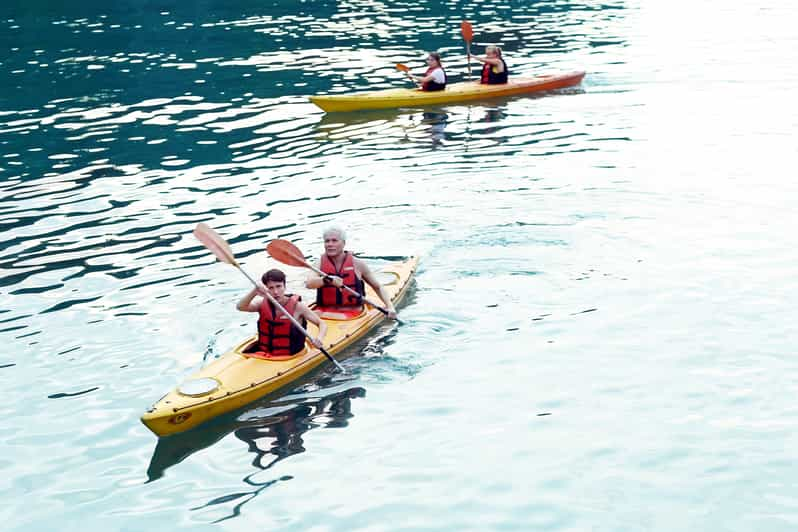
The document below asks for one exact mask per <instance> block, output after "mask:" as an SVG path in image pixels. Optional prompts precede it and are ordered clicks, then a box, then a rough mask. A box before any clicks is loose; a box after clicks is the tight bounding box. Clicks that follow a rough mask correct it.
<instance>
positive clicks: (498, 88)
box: [310, 71, 585, 113]
mask: <svg viewBox="0 0 798 532" xmlns="http://www.w3.org/2000/svg"><path fill="white" fill-rule="evenodd" d="M584 77H585V73H584V71H577V72H568V73H562V74H546V75H542V76H535V77H531V78H522V77H517V78H516V77H514V78H511V79H510V81H509V82H508V83H504V84H501V85H483V84H481V83H480V82H478V81H464V82H461V83H452V84H449V85H447V86H446V88H445V89H444V90H442V91H434V92H425V91H422V90H419V89H387V90H381V91H371V92H359V93H354V94H333V95H328V94H324V95H316V96H311V97H310V101H311V102H313V103H314V104H316V105H317V106H319V107H321V108H322V109H323V110H325V111H327V112H328V113H332V112H345V111H362V110H367V109H391V108H396V107H418V106H427V105H442V104H449V103H456V102H464V101H469V100H484V99H488V98H497V97H500V96H516V95H519V94H530V93H534V92H542V91H550V90H555V89H561V88H563V87H571V86H573V85H577V84H579V82H580V81H582V78H584Z"/></svg>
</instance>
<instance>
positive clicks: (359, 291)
mask: <svg viewBox="0 0 798 532" xmlns="http://www.w3.org/2000/svg"><path fill="white" fill-rule="evenodd" d="M322 236H323V237H324V254H323V255H322V256H321V259H320V261H319V263H318V264H317V265H316V267H317V268H318V269H319V270H321V271H322V272H324V273H325V275H324V277H322V276H320V275H315V274H313V275H311V276H310V277H308V278H307V280H306V281H305V286H306V287H307V288H310V289H315V290H316V309H317V310H318V311H319V312H320V313H321V315H322V316H324V315H325V313H327V312H330V313H342V312H343V313H346V314H353V315H357V314H360V312H361V311H362V309H363V296H365V295H366V290H365V286H364V285H363V281H366V282H367V283H368V284H369V285H370V286H371V288H373V289H374V291H375V292H376V293H377V295H378V296H380V299H382V301H383V303H384V304H385V309H386V310H387V311H388V313H387V314H386V316H387V317H388V318H389V319H392V320H395V319H396V309H395V308H394V306H393V302H392V301H391V297H390V296H389V295H388V293H387V292H386V291H385V289H384V288H383V287H382V285H381V284H380V282H379V281H378V280H377V276H376V275H374V273H372V271H371V270H370V269H369V267H368V266H367V265H366V263H365V262H363V261H362V260H360V259H356V258H355V256H354V255H352V253H350V252H349V251H344V246H345V245H346V233H345V232H344V230H343V229H341V228H340V227H330V228H328V229H327V230H325V231H324V234H323V235H322ZM347 288H348V290H347Z"/></svg>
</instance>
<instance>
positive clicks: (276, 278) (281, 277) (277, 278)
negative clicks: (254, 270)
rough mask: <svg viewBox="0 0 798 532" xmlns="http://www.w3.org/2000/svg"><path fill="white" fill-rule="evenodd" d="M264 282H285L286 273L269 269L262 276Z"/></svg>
mask: <svg viewBox="0 0 798 532" xmlns="http://www.w3.org/2000/svg"><path fill="white" fill-rule="evenodd" d="M260 280H261V281H263V284H268V283H269V282H270V281H271V282H273V283H283V284H285V274H284V273H283V272H282V271H280V270H269V271H268V272H266V273H264V274H263V277H261V278H260Z"/></svg>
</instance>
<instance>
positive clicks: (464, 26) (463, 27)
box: [460, 20, 474, 80]
mask: <svg viewBox="0 0 798 532" xmlns="http://www.w3.org/2000/svg"><path fill="white" fill-rule="evenodd" d="M460 33H462V34H463V39H465V43H466V54H468V79H469V80H470V79H471V40H472V39H473V38H474V28H472V27H471V23H470V22H468V21H467V20H464V21H463V22H461V23H460Z"/></svg>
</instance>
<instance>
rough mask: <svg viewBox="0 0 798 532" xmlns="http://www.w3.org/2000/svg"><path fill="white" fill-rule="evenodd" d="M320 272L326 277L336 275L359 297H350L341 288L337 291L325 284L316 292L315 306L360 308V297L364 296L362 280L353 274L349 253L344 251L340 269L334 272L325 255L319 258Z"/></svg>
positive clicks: (348, 293) (353, 267)
mask: <svg viewBox="0 0 798 532" xmlns="http://www.w3.org/2000/svg"><path fill="white" fill-rule="evenodd" d="M321 271H323V272H324V273H326V274H328V275H337V276H338V277H340V278H341V279H343V281H344V285H345V286H348V287H349V288H351V289H352V290H354V291H355V292H357V293H358V294H360V296H361V297H357V296H354V295H352V294H351V293H350V292H348V291H346V290H344V289H343V288H341V289H338V288H336V287H335V286H333V285H327V284H325V285H324V286H322V287H321V288H319V289H318V290H316V305H318V306H319V307H357V308H359V307H362V306H363V299H362V296H364V295H366V291H365V289H364V286H363V280H362V279H360V278H359V277H358V276H357V273H356V272H355V259H354V257H353V256H352V254H351V253H349V252H348V251H344V262H343V264H341V269H340V270H336V269H335V265H334V264H333V262H332V261H331V260H330V258H329V257H327V255H326V254H324V255H322V256H321Z"/></svg>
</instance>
